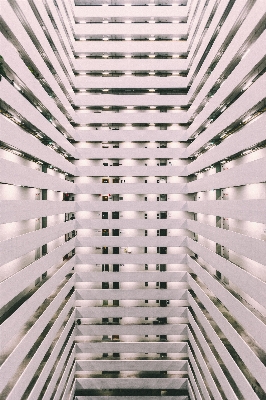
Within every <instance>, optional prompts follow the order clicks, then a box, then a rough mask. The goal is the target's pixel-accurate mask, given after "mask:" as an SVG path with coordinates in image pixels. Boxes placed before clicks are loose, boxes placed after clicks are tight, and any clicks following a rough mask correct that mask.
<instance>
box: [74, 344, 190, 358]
mask: <svg viewBox="0 0 266 400" xmlns="http://www.w3.org/2000/svg"><path fill="white" fill-rule="evenodd" d="M75 351H76V355H77V356H76V357H77V360H78V359H79V353H80V354H81V355H83V354H85V353H98V352H103V353H105V352H106V353H186V352H187V343H185V342H184V343H182V342H101V343H95V342H94V343H92V342H85V343H76V344H75ZM93 361H94V360H93Z"/></svg>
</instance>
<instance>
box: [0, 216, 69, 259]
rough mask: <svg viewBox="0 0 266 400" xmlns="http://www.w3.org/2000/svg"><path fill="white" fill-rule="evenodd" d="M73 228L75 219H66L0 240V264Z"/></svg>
mask: <svg viewBox="0 0 266 400" xmlns="http://www.w3.org/2000/svg"><path fill="white" fill-rule="evenodd" d="M74 229H75V221H74V220H72V221H68V222H64V223H61V224H57V225H55V226H50V227H48V228H43V229H39V230H37V231H33V232H29V233H25V234H24V235H20V236H16V237H14V238H12V239H8V240H4V241H2V242H0V251H1V254H2V259H1V262H0V265H4V264H6V263H8V262H9V261H12V260H14V259H16V258H18V257H21V256H23V255H24V254H26V253H28V252H30V251H32V250H34V249H36V248H38V247H40V246H42V245H43V244H46V243H49V242H51V241H52V240H55V239H57V238H59V237H60V236H63V235H64V234H66V233H68V232H70V231H72V230H74Z"/></svg>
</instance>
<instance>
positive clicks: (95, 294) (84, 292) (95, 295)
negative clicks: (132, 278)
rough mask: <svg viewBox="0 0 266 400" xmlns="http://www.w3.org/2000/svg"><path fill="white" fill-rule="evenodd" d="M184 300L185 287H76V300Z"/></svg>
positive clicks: (185, 294)
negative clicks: (126, 288) (125, 288)
mask: <svg viewBox="0 0 266 400" xmlns="http://www.w3.org/2000/svg"><path fill="white" fill-rule="evenodd" d="M110 298H111V299H113V300H116V299H120V300H122V299H123V300H142V299H148V300H149V299H153V300H154V299H161V300H164V299H165V300H178V299H179V300H181V299H182V300H186V298H187V290H186V289H134V290H124V289H119V290H117V289H108V290H106V289H76V300H96V299H97V300H104V299H107V300H108V299H110Z"/></svg>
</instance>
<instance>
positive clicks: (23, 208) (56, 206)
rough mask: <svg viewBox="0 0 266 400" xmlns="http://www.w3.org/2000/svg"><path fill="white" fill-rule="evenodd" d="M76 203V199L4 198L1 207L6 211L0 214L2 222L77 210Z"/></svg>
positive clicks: (0, 221)
mask: <svg viewBox="0 0 266 400" xmlns="http://www.w3.org/2000/svg"><path fill="white" fill-rule="evenodd" d="M75 205H76V203H75V202H74V201H49V200H38V201H36V200H2V201H0V207H1V209H3V210H5V212H4V213H3V214H1V215H0V223H1V224H5V223H8V222H16V221H24V220H26V219H31V218H40V217H45V216H48V215H58V214H64V213H70V212H75Z"/></svg>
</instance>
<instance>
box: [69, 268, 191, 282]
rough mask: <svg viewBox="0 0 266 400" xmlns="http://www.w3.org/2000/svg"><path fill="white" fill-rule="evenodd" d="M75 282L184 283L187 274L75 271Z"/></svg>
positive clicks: (181, 272) (170, 272)
mask: <svg viewBox="0 0 266 400" xmlns="http://www.w3.org/2000/svg"><path fill="white" fill-rule="evenodd" d="M75 278H76V282H103V281H104V282H143V281H145V282H157V281H158V280H159V281H160V280H162V279H163V281H164V282H186V281H187V272H186V271H184V272H183V271H180V272H179V271H178V272H172V271H169V272H159V271H158V272H157V271H156V272H148V271H144V272H142V271H134V272H83V271H82V270H81V271H77V272H76V274H75Z"/></svg>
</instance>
